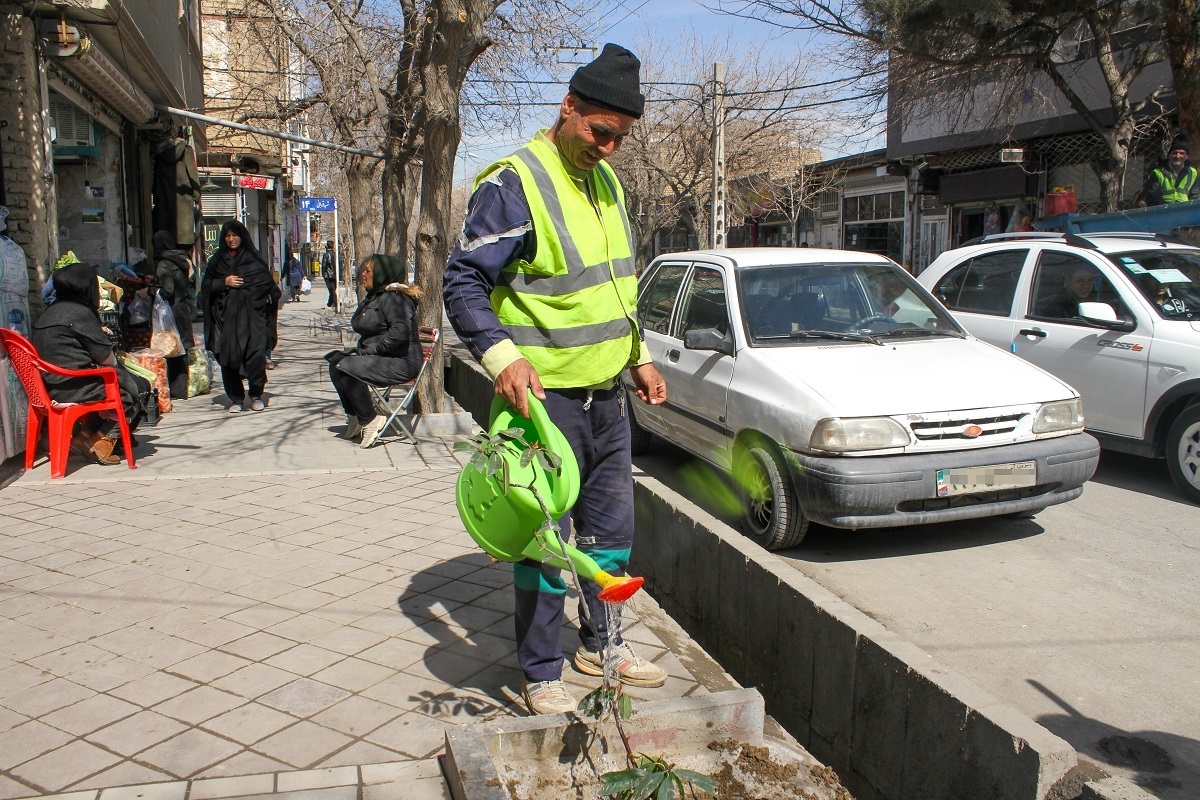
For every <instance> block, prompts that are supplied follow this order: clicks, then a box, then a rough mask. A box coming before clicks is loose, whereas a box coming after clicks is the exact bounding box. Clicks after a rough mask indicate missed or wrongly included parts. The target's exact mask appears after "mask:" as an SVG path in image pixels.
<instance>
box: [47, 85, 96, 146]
mask: <svg viewBox="0 0 1200 800" xmlns="http://www.w3.org/2000/svg"><path fill="white" fill-rule="evenodd" d="M50 120H51V124H53V125H54V131H55V139H54V146H55V147H95V146H96V128H95V126H94V125H93V124H92V118H91V116H89V115H88V113H87V112H86V111H84V110H83V109H82V108H80V107H79V106H77V105H75V104H74V103H72V102H71V101H70V100H67V99H66V98H63V97H52V98H50Z"/></svg>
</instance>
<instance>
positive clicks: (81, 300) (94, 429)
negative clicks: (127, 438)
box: [32, 264, 150, 466]
mask: <svg viewBox="0 0 1200 800" xmlns="http://www.w3.org/2000/svg"><path fill="white" fill-rule="evenodd" d="M52 280H53V281H54V292H55V298H56V299H55V301H54V303H53V305H51V306H50V307H49V308H47V309H46V310H45V311H44V312H43V313H42V315H41V316H40V317H38V318H37V321H36V322H34V323H33V337H32V338H33V346H34V347H36V348H37V351H38V355H39V356H41V357H42V359H43V360H44V361H49V362H50V363H51V364H53V365H55V366H56V367H63V368H64V369H91V368H93V367H99V366H104V367H115V368H116V370H117V383H118V385H119V386H120V389H121V403H122V405H123V406H124V407H125V421H126V422H128V423H129V430H131V431H132V430H134V429H135V428H136V427H137V426H138V423H140V422H141V421H142V419H144V418H145V416H146V408H145V406H144V405H142V399H141V396H142V393H144V392H149V391H150V383H149V382H148V381H146V380H144V379H142V378H139V377H137V376H136V375H134V374H132V373H131V372H129V371H128V370H126V369H125V367H124V366H123V365H122V364H121V363H120V362H119V361H117V359H116V356H115V355H114V353H113V348H112V342H111V341H110V340H109V338H108V334H106V333H105V332H104V328H103V327H102V326H101V325H100V315H99V313H97V309H99V308H100V284H99V283H98V282H97V278H96V270H95V268H94V267H90V266H88V265H86V264H72V265H71V266H69V267H63V268H62V269H60V270H58V271H57V272H55V273H54V277H53V278H52ZM45 377H46V390H47V391H48V392H49V394H50V399H51V400H55V401H57V402H60V403H88V402H93V401H96V400H103V399H104V384H103V383H102V382H101V381H100V379H99V378H65V377H60V376H58V375H46V376H45ZM104 413H106V414H111V413H112V412H104ZM100 416H101V415H89V416H88V417H87V418H85V419H84V420H83V421H82V422H81V423H80V426H79V428H80V429H79V432H78V433H77V434H75V436H74V437H73V438H72V440H71V449H72V450H74V451H76V452H78V453H82V454H83V455H84V456H85V457H86V458H87V459H88V460H89V461H92V462H95V463H97V464H104V465H105V466H111V465H112V464H119V463H120V459H119V458H117V456H116V455H115V454H114V453H113V451H114V449H116V447H117V445H118V443H119V439H120V435H121V432H120V428H119V426H118V425H117V421H116V419H115V417H116V415H115V414H112V417H113V418H110V419H105V418H98V417H100Z"/></svg>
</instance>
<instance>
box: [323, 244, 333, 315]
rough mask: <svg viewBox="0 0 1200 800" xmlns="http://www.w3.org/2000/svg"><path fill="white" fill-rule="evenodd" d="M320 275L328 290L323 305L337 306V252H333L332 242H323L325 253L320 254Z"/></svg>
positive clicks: (328, 306)
mask: <svg viewBox="0 0 1200 800" xmlns="http://www.w3.org/2000/svg"><path fill="white" fill-rule="evenodd" d="M321 277H322V278H323V279H324V280H325V288H326V290H328V292H329V299H328V300H326V301H325V307H326V308H337V254H336V253H335V252H333V242H326V243H325V254H324V255H323V256H321Z"/></svg>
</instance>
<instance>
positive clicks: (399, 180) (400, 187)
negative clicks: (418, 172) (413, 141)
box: [383, 148, 411, 262]
mask: <svg viewBox="0 0 1200 800" xmlns="http://www.w3.org/2000/svg"><path fill="white" fill-rule="evenodd" d="M388 149H389V152H388V153H386V155H387V160H386V161H385V163H384V165H383V249H384V250H385V251H386V252H387V253H388V254H390V255H394V256H396V257H397V258H402V259H404V260H405V261H406V262H407V261H408V225H409V211H410V208H411V206H410V205H409V204H408V202H407V197H408V191H409V187H408V159H407V158H404V157H403V156H402V155H401V154H400V153H397V152H394V149H393V148H388Z"/></svg>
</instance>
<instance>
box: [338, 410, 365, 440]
mask: <svg viewBox="0 0 1200 800" xmlns="http://www.w3.org/2000/svg"><path fill="white" fill-rule="evenodd" d="M360 433H362V423H361V422H359V421H358V417H356V416H354V415H353V414H347V415H346V432H345V433H343V434H342V438H344V439H353V438H355V437H356V436H358V435H359V434H360Z"/></svg>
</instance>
